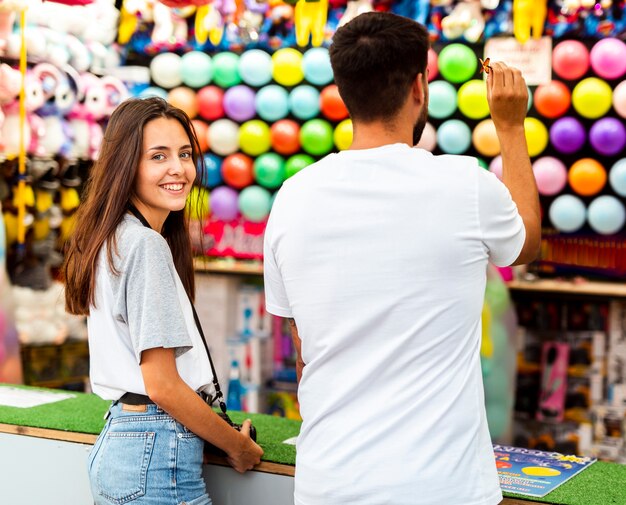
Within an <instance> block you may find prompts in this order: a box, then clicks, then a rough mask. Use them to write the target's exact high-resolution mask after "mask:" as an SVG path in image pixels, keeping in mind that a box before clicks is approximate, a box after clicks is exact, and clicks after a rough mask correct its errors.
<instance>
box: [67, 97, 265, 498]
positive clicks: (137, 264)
mask: <svg viewBox="0 0 626 505" xmlns="http://www.w3.org/2000/svg"><path fill="white" fill-rule="evenodd" d="M198 163H199V167H200V172H201V173H200V174H199V175H200V177H199V180H202V175H203V173H202V172H203V170H204V167H203V163H202V157H201V151H200V146H199V144H198V140H197V138H196V135H195V133H194V130H193V126H192V124H191V121H190V119H189V117H187V115H186V114H185V113H184V112H183V111H181V110H180V109H177V108H175V107H172V106H171V105H169V104H168V103H167V102H165V101H164V100H162V99H160V98H147V99H135V100H128V101H126V102H124V103H122V104H121V105H120V106H119V107H118V108H117V109H116V110H115V112H114V113H113V115H112V116H111V119H110V122H109V124H108V126H107V130H106V132H105V136H104V141H103V144H102V149H101V153H100V157H99V158H98V160H97V161H96V163H95V164H94V166H93V168H92V172H91V174H90V179H89V181H88V183H87V194H86V198H85V199H84V202H83V204H82V205H81V207H80V208H79V210H78V213H77V221H76V230H75V232H74V235H73V236H72V238H71V241H70V243H69V247H68V251H67V254H66V263H65V268H64V273H65V283H66V309H67V310H68V311H69V312H71V313H74V314H86V315H88V327H89V348H90V359H91V369H90V379H91V385H92V389H93V391H94V393H96V394H98V395H99V396H101V397H102V398H104V399H105V400H111V401H112V404H111V407H110V409H109V411H108V413H107V423H106V425H105V427H104V430H103V431H102V433H101V434H100V436H99V437H98V440H97V441H96V443H95V445H94V448H93V450H92V451H91V454H90V457H89V476H90V481H91V488H92V493H93V497H94V500H95V503H96V504H97V505H100V504H105V503H107V504H108V503H111V502H112V501H113V502H116V503H126V502H127V501H130V500H132V501H133V503H138V504H140V503H141V504H148V503H151V504H152V503H159V504H172V505H174V504H178V503H181V502H187V503H193V504H194V505H207V504H210V503H211V499H210V498H209V496H208V495H207V494H206V486H205V483H204V481H203V479H202V449H203V445H204V440H206V441H208V442H210V443H211V444H213V445H214V446H217V447H218V448H220V449H222V450H223V451H224V452H225V453H226V454H227V457H228V461H229V462H230V463H231V465H232V466H233V467H234V468H235V469H236V470H238V471H240V472H244V471H246V470H248V469H250V468H252V467H253V466H254V465H255V464H257V463H259V461H260V456H261V454H262V453H263V451H262V450H261V448H260V447H259V446H258V445H256V444H255V443H254V442H253V441H252V440H251V438H250V437H249V431H250V424H249V421H247V422H244V424H243V427H242V429H241V431H240V432H239V431H236V430H233V429H232V428H231V427H230V426H229V425H228V424H227V423H226V422H225V421H224V420H223V419H222V418H220V417H219V416H218V415H217V414H215V412H213V410H212V409H211V408H210V407H209V405H207V404H206V403H205V402H204V401H203V399H202V398H201V396H200V395H199V394H198V393H211V392H212V391H211V389H210V386H211V383H212V379H213V377H212V375H213V374H212V373H211V367H210V364H209V360H208V356H207V354H206V353H205V350H204V347H203V343H202V337H201V335H200V333H199V331H198V329H197V327H196V325H195V322H194V318H193V307H192V306H191V303H192V300H193V295H194V283H193V264H192V254H191V245H190V239H189V231H188V223H187V220H186V217H185V205H186V202H187V197H188V195H189V193H190V191H191V189H192V186H193V184H194V181H195V179H196V166H197V165H198ZM203 439H204V440H203ZM173 450H174V452H172V451H173Z"/></svg>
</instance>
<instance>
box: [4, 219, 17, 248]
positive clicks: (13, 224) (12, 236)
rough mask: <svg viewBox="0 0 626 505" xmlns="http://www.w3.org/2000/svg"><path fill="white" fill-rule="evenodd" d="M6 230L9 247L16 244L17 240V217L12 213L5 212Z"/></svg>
mask: <svg viewBox="0 0 626 505" xmlns="http://www.w3.org/2000/svg"><path fill="white" fill-rule="evenodd" d="M4 228H5V231H6V238H7V245H11V244H14V243H15V241H16V240H17V216H14V215H13V214H11V213H10V212H5V213H4Z"/></svg>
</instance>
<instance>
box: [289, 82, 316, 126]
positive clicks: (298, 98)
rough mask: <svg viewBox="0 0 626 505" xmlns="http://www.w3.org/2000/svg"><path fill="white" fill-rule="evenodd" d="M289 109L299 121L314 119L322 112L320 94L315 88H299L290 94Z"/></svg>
mask: <svg viewBox="0 0 626 505" xmlns="http://www.w3.org/2000/svg"><path fill="white" fill-rule="evenodd" d="M289 109H290V110H291V113H292V114H293V115H294V116H296V117H297V118H298V119H303V120H307V119H312V118H314V117H315V116H317V115H318V114H319V112H320V93H319V91H317V90H316V89H315V88H314V87H313V86H309V85H306V84H305V85H302V86H297V87H295V88H294V89H293V90H291V93H289Z"/></svg>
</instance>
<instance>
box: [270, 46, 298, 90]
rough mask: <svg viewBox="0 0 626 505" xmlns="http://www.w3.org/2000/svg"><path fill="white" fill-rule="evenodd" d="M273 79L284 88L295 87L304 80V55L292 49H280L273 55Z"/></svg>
mask: <svg viewBox="0 0 626 505" xmlns="http://www.w3.org/2000/svg"><path fill="white" fill-rule="evenodd" d="M272 63H273V65H274V67H273V69H272V77H274V80H275V81H276V82H277V83H278V84H282V85H283V86H295V85H296V84H298V83H299V82H300V81H302V79H303V78H304V72H303V71H302V53H301V52H300V51H298V50H297V49H293V48H291V47H287V48H283V49H279V50H278V51H276V52H275V53H274V54H273V55H272Z"/></svg>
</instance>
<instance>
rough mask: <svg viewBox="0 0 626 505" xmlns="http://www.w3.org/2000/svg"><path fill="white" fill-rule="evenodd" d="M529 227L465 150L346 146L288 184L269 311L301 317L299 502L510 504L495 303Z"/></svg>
mask: <svg viewBox="0 0 626 505" xmlns="http://www.w3.org/2000/svg"><path fill="white" fill-rule="evenodd" d="M524 240H525V228H524V225H523V222H522V219H521V217H520V216H519V213H518V211H517V207H516V205H515V203H514V202H513V201H512V199H511V196H510V193H509V191H508V190H507V188H506V187H505V186H504V185H503V184H502V183H501V182H500V181H499V180H498V179H497V178H496V177H495V175H493V174H492V173H489V172H487V171H485V170H483V169H481V168H480V167H479V166H478V163H477V161H476V159H474V158H470V157H463V156H433V155H432V154H430V153H428V152H426V151H423V150H421V149H414V148H410V147H409V146H407V145H405V144H393V145H388V146H384V147H380V148H376V149H365V150H355V151H343V152H341V153H337V154H332V155H329V156H327V157H326V158H324V159H323V160H321V161H319V162H317V163H315V164H314V165H311V166H310V167H307V168H306V169H305V170H303V171H302V172H300V173H298V174H297V175H296V176H294V177H292V178H291V179H289V180H288V181H286V182H285V184H284V185H283V187H282V188H281V190H280V192H279V194H278V196H277V198H276V201H275V202H274V206H273V209H272V212H271V216H270V218H269V222H268V225H267V230H266V233H265V252H264V255H265V256H264V258H265V289H266V300H267V310H268V312H270V313H272V314H275V315H278V316H282V317H292V318H294V319H295V321H296V324H297V327H298V332H299V335H300V338H301V340H302V358H303V360H304V362H305V363H306V366H305V368H304V372H303V376H302V380H301V382H300V386H299V389H298V399H299V402H300V411H301V414H302V418H303V423H302V428H301V432H300V436H299V438H298V442H297V459H296V481H295V503H296V505H346V504H359V505H365V504H372V505H374V504H375V505H381V504H393V505H442V504H445V505H455V504H458V505H461V504H462V505H495V504H496V503H499V502H500V501H501V499H502V494H501V491H500V486H499V483H498V476H497V473H496V467H495V461H494V454H493V450H492V447H491V440H490V436H489V431H488V428H487V421H486V416H485V407H484V397H483V384H482V375H481V369H480V358H479V349H480V335H481V311H482V306H483V299H484V291H485V283H486V269H487V263H488V261H492V262H493V263H495V264H496V265H509V264H511V263H513V262H514V261H515V260H516V259H517V257H518V255H519V253H520V251H521V249H522V246H523V244H524Z"/></svg>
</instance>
